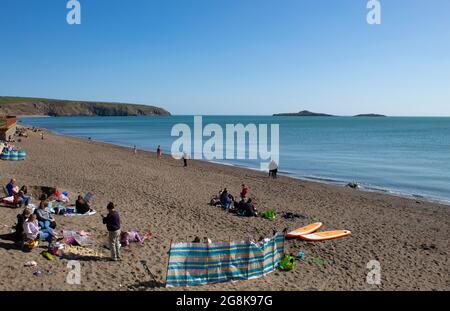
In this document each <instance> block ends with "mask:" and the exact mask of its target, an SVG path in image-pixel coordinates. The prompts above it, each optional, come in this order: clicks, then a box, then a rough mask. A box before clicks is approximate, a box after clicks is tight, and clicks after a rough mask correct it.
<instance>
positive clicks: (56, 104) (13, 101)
mask: <svg viewBox="0 0 450 311" xmlns="http://www.w3.org/2000/svg"><path fill="white" fill-rule="evenodd" d="M1 114H4V115H17V116H21V115H22V116H25V115H26V116H33V115H36V116H148V115H157V116H169V115H170V113H169V112H168V111H167V110H165V109H163V108H159V107H154V106H146V105H135V104H125V103H106V102H89V101H72V100H59V99H45V98H28V97H5V96H3V97H2V96H0V115H1Z"/></svg>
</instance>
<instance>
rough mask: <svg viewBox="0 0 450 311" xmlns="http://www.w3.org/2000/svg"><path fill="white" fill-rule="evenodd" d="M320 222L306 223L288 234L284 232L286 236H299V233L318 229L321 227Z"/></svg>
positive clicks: (302, 233) (307, 232)
mask: <svg viewBox="0 0 450 311" xmlns="http://www.w3.org/2000/svg"><path fill="white" fill-rule="evenodd" d="M322 225H323V224H322V223H321V222H316V223H313V224H310V225H307V226H305V227H303V228H299V229H297V230H294V231H292V232H289V233H288V234H286V237H288V238H297V237H300V236H301V235H304V234H309V233H313V232H314V231H317V230H319V229H320V228H321V227H322Z"/></svg>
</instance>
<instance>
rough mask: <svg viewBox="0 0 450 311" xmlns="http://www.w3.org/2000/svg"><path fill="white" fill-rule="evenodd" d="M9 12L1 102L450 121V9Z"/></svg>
mask: <svg viewBox="0 0 450 311" xmlns="http://www.w3.org/2000/svg"><path fill="white" fill-rule="evenodd" d="M79 1H80V3H81V5H82V10H81V13H82V24H81V25H76V26H71V25H68V24H67V23H66V14H67V12H68V10H67V9H66V3H67V1H66V0H0V95H17V96H33V97H47V98H64V99H80V100H103V101H118V102H135V103H143V104H153V105H157V106H162V107H165V108H166V109H168V110H169V111H170V112H172V113H175V114H272V113H277V112H291V111H299V110H303V109H308V110H312V111H318V112H327V113H333V114H341V115H351V114H356V113H368V112H375V113H385V114H389V115H446V116H450V18H449V13H450V1H448V0H429V1H421V0H410V1H408V0H381V4H382V24H381V25H378V26H373V25H372V26H371V25H368V24H367V22H366V14H367V9H366V3H367V1H366V0H339V1H331V0H133V1H123V0H79Z"/></svg>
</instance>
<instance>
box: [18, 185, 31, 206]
mask: <svg viewBox="0 0 450 311" xmlns="http://www.w3.org/2000/svg"><path fill="white" fill-rule="evenodd" d="M19 196H20V197H21V198H22V202H23V205H25V207H28V205H29V204H30V203H31V195H29V194H28V187H27V186H25V185H24V186H22V188H20V190H19Z"/></svg>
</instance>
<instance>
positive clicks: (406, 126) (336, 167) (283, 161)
mask: <svg viewBox="0 0 450 311" xmlns="http://www.w3.org/2000/svg"><path fill="white" fill-rule="evenodd" d="M21 121H22V122H23V123H25V124H29V125H33V126H36V127H43V128H47V129H50V130H52V131H54V132H56V133H60V134H65V135H71V136H76V137H82V138H87V137H92V139H94V140H99V141H103V142H108V143H113V144H118V145H124V146H133V145H136V146H137V147H138V148H141V149H146V150H152V151H154V150H155V149H156V147H157V145H158V144H160V145H161V146H162V148H163V150H164V151H165V153H169V152H170V149H171V146H172V143H173V142H174V141H175V139H176V138H177V137H172V136H171V129H172V126H173V125H175V124H177V123H186V124H189V125H191V126H192V125H193V117H192V116H172V117H58V118H23V119H22V120H21ZM207 123H217V124H220V125H225V124H236V123H242V124H244V125H245V124H249V123H256V124H260V123H262V124H273V123H275V124H279V126H280V170H281V171H282V172H283V173H284V174H286V175H291V176H293V177H298V178H307V179H316V180H321V181H324V182H331V183H337V184H346V183H348V182H358V183H360V184H361V185H362V186H363V187H364V188H365V189H367V190H374V191H386V192H390V193H394V194H399V195H407V196H419V197H424V198H426V199H430V200H437V201H441V202H444V203H448V204H449V203H450V118H419V117H389V118H352V117H334V118H323V117H304V118H296V117H270V116H205V117H203V124H204V125H205V124H207ZM269 137H270V136H269ZM204 140H207V138H204ZM218 162H225V163H227V164H231V165H237V166H245V167H249V168H254V169H258V168H259V163H260V161H259V160H258V161H251V160H227V161H218Z"/></svg>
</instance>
